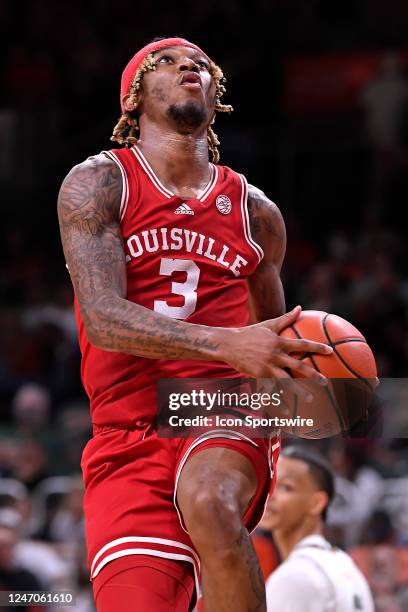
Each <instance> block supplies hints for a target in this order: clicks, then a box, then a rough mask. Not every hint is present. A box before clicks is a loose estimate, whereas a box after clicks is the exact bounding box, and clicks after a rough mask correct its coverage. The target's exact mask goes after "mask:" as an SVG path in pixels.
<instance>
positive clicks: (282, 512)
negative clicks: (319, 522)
mask: <svg viewBox="0 0 408 612" xmlns="http://www.w3.org/2000/svg"><path fill="white" fill-rule="evenodd" d="M316 493H317V485H316V484H315V482H314V480H313V477H312V476H311V474H310V472H309V468H308V465H307V464H306V463H304V462H303V461H300V460H299V459H290V458H289V457H283V456H282V457H280V459H279V461H278V468H277V482H276V488H275V492H274V493H273V495H272V496H271V498H270V500H269V502H268V505H267V508H266V511H265V514H264V517H263V519H262V524H261V526H262V527H264V528H265V529H269V530H274V529H278V530H279V531H282V532H285V533H287V532H290V531H292V530H293V529H296V528H297V527H298V526H299V525H301V523H303V521H305V520H306V518H307V517H308V516H314V515H315V513H316ZM317 494H318V495H319V493H317Z"/></svg>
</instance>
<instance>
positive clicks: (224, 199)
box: [215, 195, 232, 215]
mask: <svg viewBox="0 0 408 612" xmlns="http://www.w3.org/2000/svg"><path fill="white" fill-rule="evenodd" d="M215 205H216V207H217V208H218V210H219V211H220V213H221V214H223V215H228V213H230V212H231V208H232V204H231V200H230V199H229V197H228V196H226V195H219V196H217V199H216V200H215Z"/></svg>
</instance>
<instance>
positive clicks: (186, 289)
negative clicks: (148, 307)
mask: <svg viewBox="0 0 408 612" xmlns="http://www.w3.org/2000/svg"><path fill="white" fill-rule="evenodd" d="M173 272H187V278H186V280H185V281H184V282H183V283H176V282H174V281H173V282H172V283H171V293H172V295H181V296H183V298H184V304H183V306H169V305H168V304H167V302H166V300H154V307H153V309H154V311H155V312H159V313H160V314H162V315H166V316H167V317H171V318H172V319H187V317H189V316H190V315H191V314H193V312H194V310H195V308H196V305H197V286H198V279H199V278H200V268H199V267H198V266H197V264H196V263H194V261H191V259H168V258H163V259H161V261H160V274H161V275H162V276H171V275H172V274H173Z"/></svg>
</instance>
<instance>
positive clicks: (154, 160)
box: [138, 124, 211, 197]
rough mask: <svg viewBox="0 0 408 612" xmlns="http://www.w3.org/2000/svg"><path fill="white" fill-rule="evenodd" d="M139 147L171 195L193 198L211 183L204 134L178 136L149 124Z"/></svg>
mask: <svg viewBox="0 0 408 612" xmlns="http://www.w3.org/2000/svg"><path fill="white" fill-rule="evenodd" d="M146 127H147V126H146ZM138 147H139V148H140V150H141V151H142V153H143V154H144V155H145V157H146V158H147V160H148V161H149V163H150V165H151V166H152V168H153V170H154V171H155V173H156V174H157V176H158V177H159V179H160V180H161V182H162V183H163V185H165V187H167V188H168V189H170V191H172V192H173V193H176V194H179V195H182V196H183V197H186V196H189V197H193V196H194V195H196V192H199V191H201V190H202V189H204V188H205V186H206V184H207V183H208V181H209V180H210V172H211V170H210V166H209V163H208V144H207V134H206V133H205V134H202V135H200V136H195V135H190V134H177V133H176V132H174V131H173V130H172V131H170V130H168V131H166V130H164V129H163V128H162V127H160V128H159V127H158V126H155V125H154V124H151V125H149V126H148V129H146V128H145V129H144V130H143V134H142V136H141V138H140V141H139V143H138Z"/></svg>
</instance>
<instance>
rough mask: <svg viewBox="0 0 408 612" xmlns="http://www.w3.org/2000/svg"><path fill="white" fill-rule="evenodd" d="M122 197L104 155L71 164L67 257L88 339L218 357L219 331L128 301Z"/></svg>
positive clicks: (105, 345)
mask: <svg viewBox="0 0 408 612" xmlns="http://www.w3.org/2000/svg"><path fill="white" fill-rule="evenodd" d="M121 197H122V178H121V174H120V170H119V168H118V167H117V165H116V164H115V163H114V162H113V161H112V160H110V159H109V158H108V157H107V156H105V155H103V154H101V155H98V156H95V157H93V158H89V159H88V160H86V161H85V162H83V163H82V164H79V165H78V166H75V167H74V168H73V169H72V170H71V172H70V173H69V174H68V176H67V177H66V178H65V180H64V182H63V184H62V186H61V189H60V193H59V198H58V218H59V224H60V231H61V238H62V244H63V249H64V254H65V259H66V262H67V266H68V269H69V272H70V275H71V280H72V283H73V286H74V289H75V294H76V297H77V300H78V305H79V309H80V312H81V316H82V319H83V322H84V325H85V329H86V334H87V337H88V339H89V341H90V342H91V343H92V344H93V345H94V346H96V347H98V348H101V349H103V350H107V351H118V352H123V353H130V354H133V355H139V356H142V357H151V358H165V359H183V358H201V359H215V358H216V357H215V356H216V355H217V356H218V355H219V348H220V338H219V337H218V335H217V331H218V330H215V329H213V328H209V327H206V326H204V325H191V324H188V323H183V322H181V321H178V320H176V319H171V318H169V317H166V316H163V315H161V314H158V313H155V312H153V311H151V310H149V309H147V308H144V307H143V306H140V305H139V304H135V303H133V302H130V301H129V300H127V299H126V295H127V285H126V262H125V251H124V245H123V240H122V235H121V232H120V227H119V209H120V202H121ZM218 358H219V356H218Z"/></svg>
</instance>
